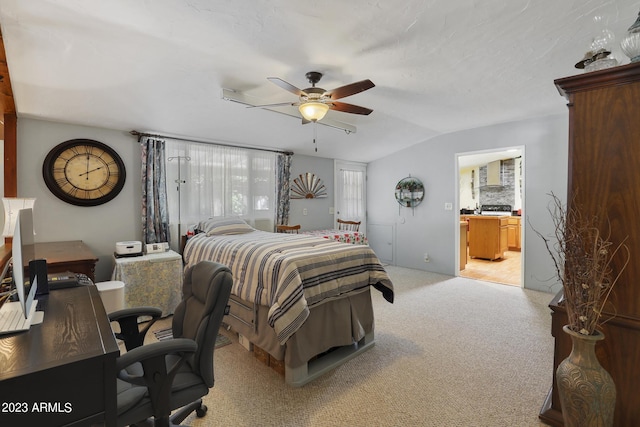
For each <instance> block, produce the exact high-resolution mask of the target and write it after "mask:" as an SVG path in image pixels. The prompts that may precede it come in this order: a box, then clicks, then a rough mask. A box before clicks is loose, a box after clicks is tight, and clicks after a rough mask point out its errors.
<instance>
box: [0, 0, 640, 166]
mask: <svg viewBox="0 0 640 427" xmlns="http://www.w3.org/2000/svg"><path fill="white" fill-rule="evenodd" d="M639 10H640V2H639V1H632V0H617V1H613V0H609V1H604V0H602V1H588V0H563V1H558V0H537V1H531V0H421V1H417V0H402V1H379V0H350V1H343V0H324V1H323V0H316V1H310V0H252V1H239V0H226V1H221V0H171V1H169V0H166V1H160V0H156V1H153V0H108V1H105V0H28V1H25V0H0V25H1V27H2V33H3V37H4V42H5V50H6V54H7V61H8V65H9V71H10V75H11V81H12V88H13V92H14V97H15V100H16V108H17V111H18V117H19V118H20V117H32V118H40V119H46V120H52V121H60V122H68V123H75V124H83V125H90V126H99V127H106V128H112V129H120V130H123V131H130V130H133V129H135V130H138V131H148V132H156V133H164V134H169V135H174V136H183V137H189V138H195V139H203V140H214V141H220V142H230V143H235V144H241V145H249V146H261V147H271V148H281V149H287V150H292V151H294V152H295V153H301V154H308V155H318V156H322V157H329V158H340V159H344V160H355V161H371V160H374V159H377V158H380V157H383V156H385V155H387V154H389V153H391V152H394V151H396V150H399V149H402V148H405V147H408V146H411V145H413V144H416V143H419V142H422V141H425V140H427V139H429V138H431V137H433V136H435V135H438V134H442V133H447V132H453V131H458V130H463V129H469V128H474V127H479V126H485V125H491V124H496V123H502V122H508V121H514V120H519V119H523V118H528V117H539V116H545V115H550V114H565V113H566V106H565V101H564V99H563V98H561V97H560V95H559V94H558V92H557V90H556V88H555V87H554V85H553V80H554V79H555V78H558V77H565V76H569V75H573V74H577V73H580V72H581V70H577V69H575V68H574V64H575V63H576V62H578V61H579V60H581V59H582V57H583V56H584V53H585V52H586V51H587V50H588V47H589V44H590V43H591V39H592V38H593V36H594V34H595V33H596V31H597V30H598V28H597V25H596V24H595V23H594V19H593V18H594V16H596V15H599V16H602V17H603V21H604V22H606V23H607V25H606V26H607V28H608V29H609V30H611V31H612V32H613V33H614V34H615V36H616V41H615V45H614V46H615V49H614V50H613V53H614V55H615V56H616V57H617V58H618V59H619V60H620V62H621V63H622V64H626V63H628V62H629V60H628V58H626V57H625V56H624V55H623V54H622V53H621V51H620V49H619V47H618V46H619V41H620V39H621V38H622V36H623V35H624V34H625V32H626V29H627V28H628V27H629V26H630V25H631V24H632V23H633V22H634V21H635V19H636V17H637V15H638V11H639ZM307 71H320V72H322V73H324V77H323V79H322V80H321V82H320V84H319V85H318V86H320V87H323V88H325V89H333V88H335V87H338V86H342V85H345V84H349V83H352V82H355V81H359V80H364V79H370V80H372V81H373V82H374V83H375V84H376V87H375V88H372V89H370V90H368V91H366V92H362V93H360V94H356V95H354V96H351V97H348V98H344V99H342V100H341V101H344V102H348V103H353V104H356V105H361V106H364V107H368V108H371V109H373V110H374V112H373V113H372V114H371V115H369V116H359V115H353V114H346V113H340V112H334V111H330V112H329V114H328V118H331V119H333V120H337V121H340V122H344V123H348V124H351V125H354V126H356V127H357V132H356V133H352V134H346V133H345V132H343V131H340V130H337V129H334V128H330V127H327V126H320V125H318V126H317V129H316V130H317V146H318V152H317V153H315V152H314V144H313V143H312V139H313V135H314V130H313V125H312V124H307V125H302V124H301V121H300V120H299V119H296V118H292V117H289V116H286V115H282V114H276V113H273V112H271V111H267V110H264V109H260V108H252V109H248V108H246V107H245V106H243V105H241V104H237V103H233V102H229V101H225V100H223V99H222V97H221V93H222V89H223V88H228V89H234V90H236V91H239V92H241V93H242V94H244V95H247V96H250V97H251V99H255V100H256V101H257V102H260V101H261V102H264V103H272V102H286V101H292V102H294V101H296V97H295V95H293V94H291V93H289V92H287V91H285V90H283V89H281V88H279V87H278V86H276V85H274V84H273V83H271V82H269V81H267V77H280V78H282V79H283V80H285V81H287V82H289V83H291V84H293V85H294V86H297V87H299V88H306V87H308V86H309V84H308V82H307V81H306V79H305V73H306V72H307ZM289 108H293V109H294V110H293V112H294V114H295V107H289Z"/></svg>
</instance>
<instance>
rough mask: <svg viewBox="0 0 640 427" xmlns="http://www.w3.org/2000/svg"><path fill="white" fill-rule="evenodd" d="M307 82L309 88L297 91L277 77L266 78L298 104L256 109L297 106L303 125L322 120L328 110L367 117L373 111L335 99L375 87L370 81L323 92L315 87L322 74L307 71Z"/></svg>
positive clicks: (287, 103) (272, 105) (291, 103)
mask: <svg viewBox="0 0 640 427" xmlns="http://www.w3.org/2000/svg"><path fill="white" fill-rule="evenodd" d="M306 77H307V80H309V83H311V87H309V88H307V89H298V88H297V87H295V86H294V85H292V84H291V83H287V82H285V81H284V80H282V79H281V78H278V77H268V78H267V80H269V81H270V82H272V83H274V84H276V85H278V86H280V87H281V88H283V89H284V90H287V91H289V92H291V93H293V94H295V95H297V96H298V98H299V101H298V102H286V103H280V104H270V105H258V107H274V106H278V105H293V106H297V107H298V110H299V111H300V114H302V117H303V123H307V122H317V121H318V120H322V118H324V116H325V115H326V114H327V111H329V110H335V111H342V112H343V113H351V114H362V115H369V114H371V112H373V110H371V109H369V108H365V107H360V106H358V105H353V104H347V103H345V102H338V101H336V100H337V99H341V98H346V97H347V96H351V95H355V94H357V93H360V92H364V91H365V90H368V89H371V88H372V87H375V85H374V84H373V82H372V81H371V80H362V81H359V82H355V83H351V84H348V85H345V86H340V87H338V88H335V89H333V90H329V91H328V90H325V89H322V88H320V87H316V84H317V83H318V82H319V81H320V79H321V78H322V73H320V72H318V71H309V72H308V73H307V74H306Z"/></svg>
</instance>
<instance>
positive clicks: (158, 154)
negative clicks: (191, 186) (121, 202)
mask: <svg viewBox="0 0 640 427" xmlns="http://www.w3.org/2000/svg"><path fill="white" fill-rule="evenodd" d="M140 143H141V146H142V237H143V240H144V242H145V243H159V242H169V241H170V237H171V236H170V232H169V210H168V200H167V185H166V169H165V141H164V140H162V139H154V138H151V137H146V136H143V137H142V138H141V139H140Z"/></svg>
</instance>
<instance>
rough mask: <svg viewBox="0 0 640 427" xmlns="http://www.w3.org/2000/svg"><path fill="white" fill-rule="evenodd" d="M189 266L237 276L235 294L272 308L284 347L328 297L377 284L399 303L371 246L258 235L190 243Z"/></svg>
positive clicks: (201, 236)
mask: <svg viewBox="0 0 640 427" xmlns="http://www.w3.org/2000/svg"><path fill="white" fill-rule="evenodd" d="M184 259H185V261H186V263H187V267H188V266H190V265H193V264H196V263H198V262H199V261H202V260H212V261H216V262H219V263H221V264H224V265H226V266H228V267H229V269H230V270H231V272H232V273H233V282H234V283H233V288H232V291H231V292H232V293H233V294H234V295H237V296H239V297H240V298H242V299H244V300H246V301H251V302H253V303H255V304H261V305H264V306H267V307H269V315H268V321H269V325H270V326H271V327H273V328H274V330H275V332H276V334H277V336H278V340H279V342H280V343H281V344H284V343H285V342H286V341H287V340H288V339H289V337H290V336H291V335H293V334H294V333H295V332H296V331H297V330H298V328H300V326H302V324H303V323H304V321H305V320H306V319H307V317H308V316H309V308H310V307H313V305H315V304H320V303H321V302H322V301H323V300H326V299H328V298H338V297H341V296H343V295H344V294H346V293H348V292H351V291H354V290H357V289H362V288H365V287H367V286H370V285H373V286H374V287H375V288H376V289H378V290H379V291H380V292H382V294H383V295H384V298H385V299H386V300H387V301H389V302H393V284H392V283H391V280H390V279H389V276H388V275H387V273H386V271H385V270H384V268H383V267H382V265H381V264H380V261H379V260H378V257H377V256H376V255H375V253H374V252H373V251H372V250H371V248H370V247H369V246H365V245H350V244H345V243H339V242H336V241H332V240H327V239H323V238H319V237H313V236H305V235H301V234H281V233H268V232H263V231H253V232H250V233H245V234H236V235H222V236H210V237H207V236H206V235H205V234H204V233H202V234H197V235H196V236H194V237H192V238H190V239H189V240H188V242H187V245H186V247H185V249H184Z"/></svg>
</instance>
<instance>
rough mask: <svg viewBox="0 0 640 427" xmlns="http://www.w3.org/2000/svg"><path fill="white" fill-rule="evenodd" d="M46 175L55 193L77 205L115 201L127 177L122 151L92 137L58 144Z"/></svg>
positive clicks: (44, 167) (48, 160) (47, 161)
mask: <svg viewBox="0 0 640 427" xmlns="http://www.w3.org/2000/svg"><path fill="white" fill-rule="evenodd" d="M42 176H43V178H44V182H45V183H46V184H47V187H48V188H49V190H51V192H52V193H53V194H54V195H56V196H57V197H58V198H59V199H61V200H64V201H65V202H67V203H71V204H73V205H77V206H97V205H101V204H103V203H106V202H108V201H110V200H112V199H113V198H114V197H116V196H117V195H118V193H119V192H120V190H122V188H123V187H124V181H125V178H126V176H125V168H124V163H123V161H122V159H121V158H120V156H118V153H116V152H115V150H113V149H112V148H111V147H109V146H108V145H105V144H103V143H101V142H98V141H93V140H91V139H72V140H69V141H65V142H63V143H62V144H59V145H57V146H56V147H54V148H53V149H52V150H51V151H50V152H49V154H47V157H46V158H45V160H44V164H43V165H42Z"/></svg>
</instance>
